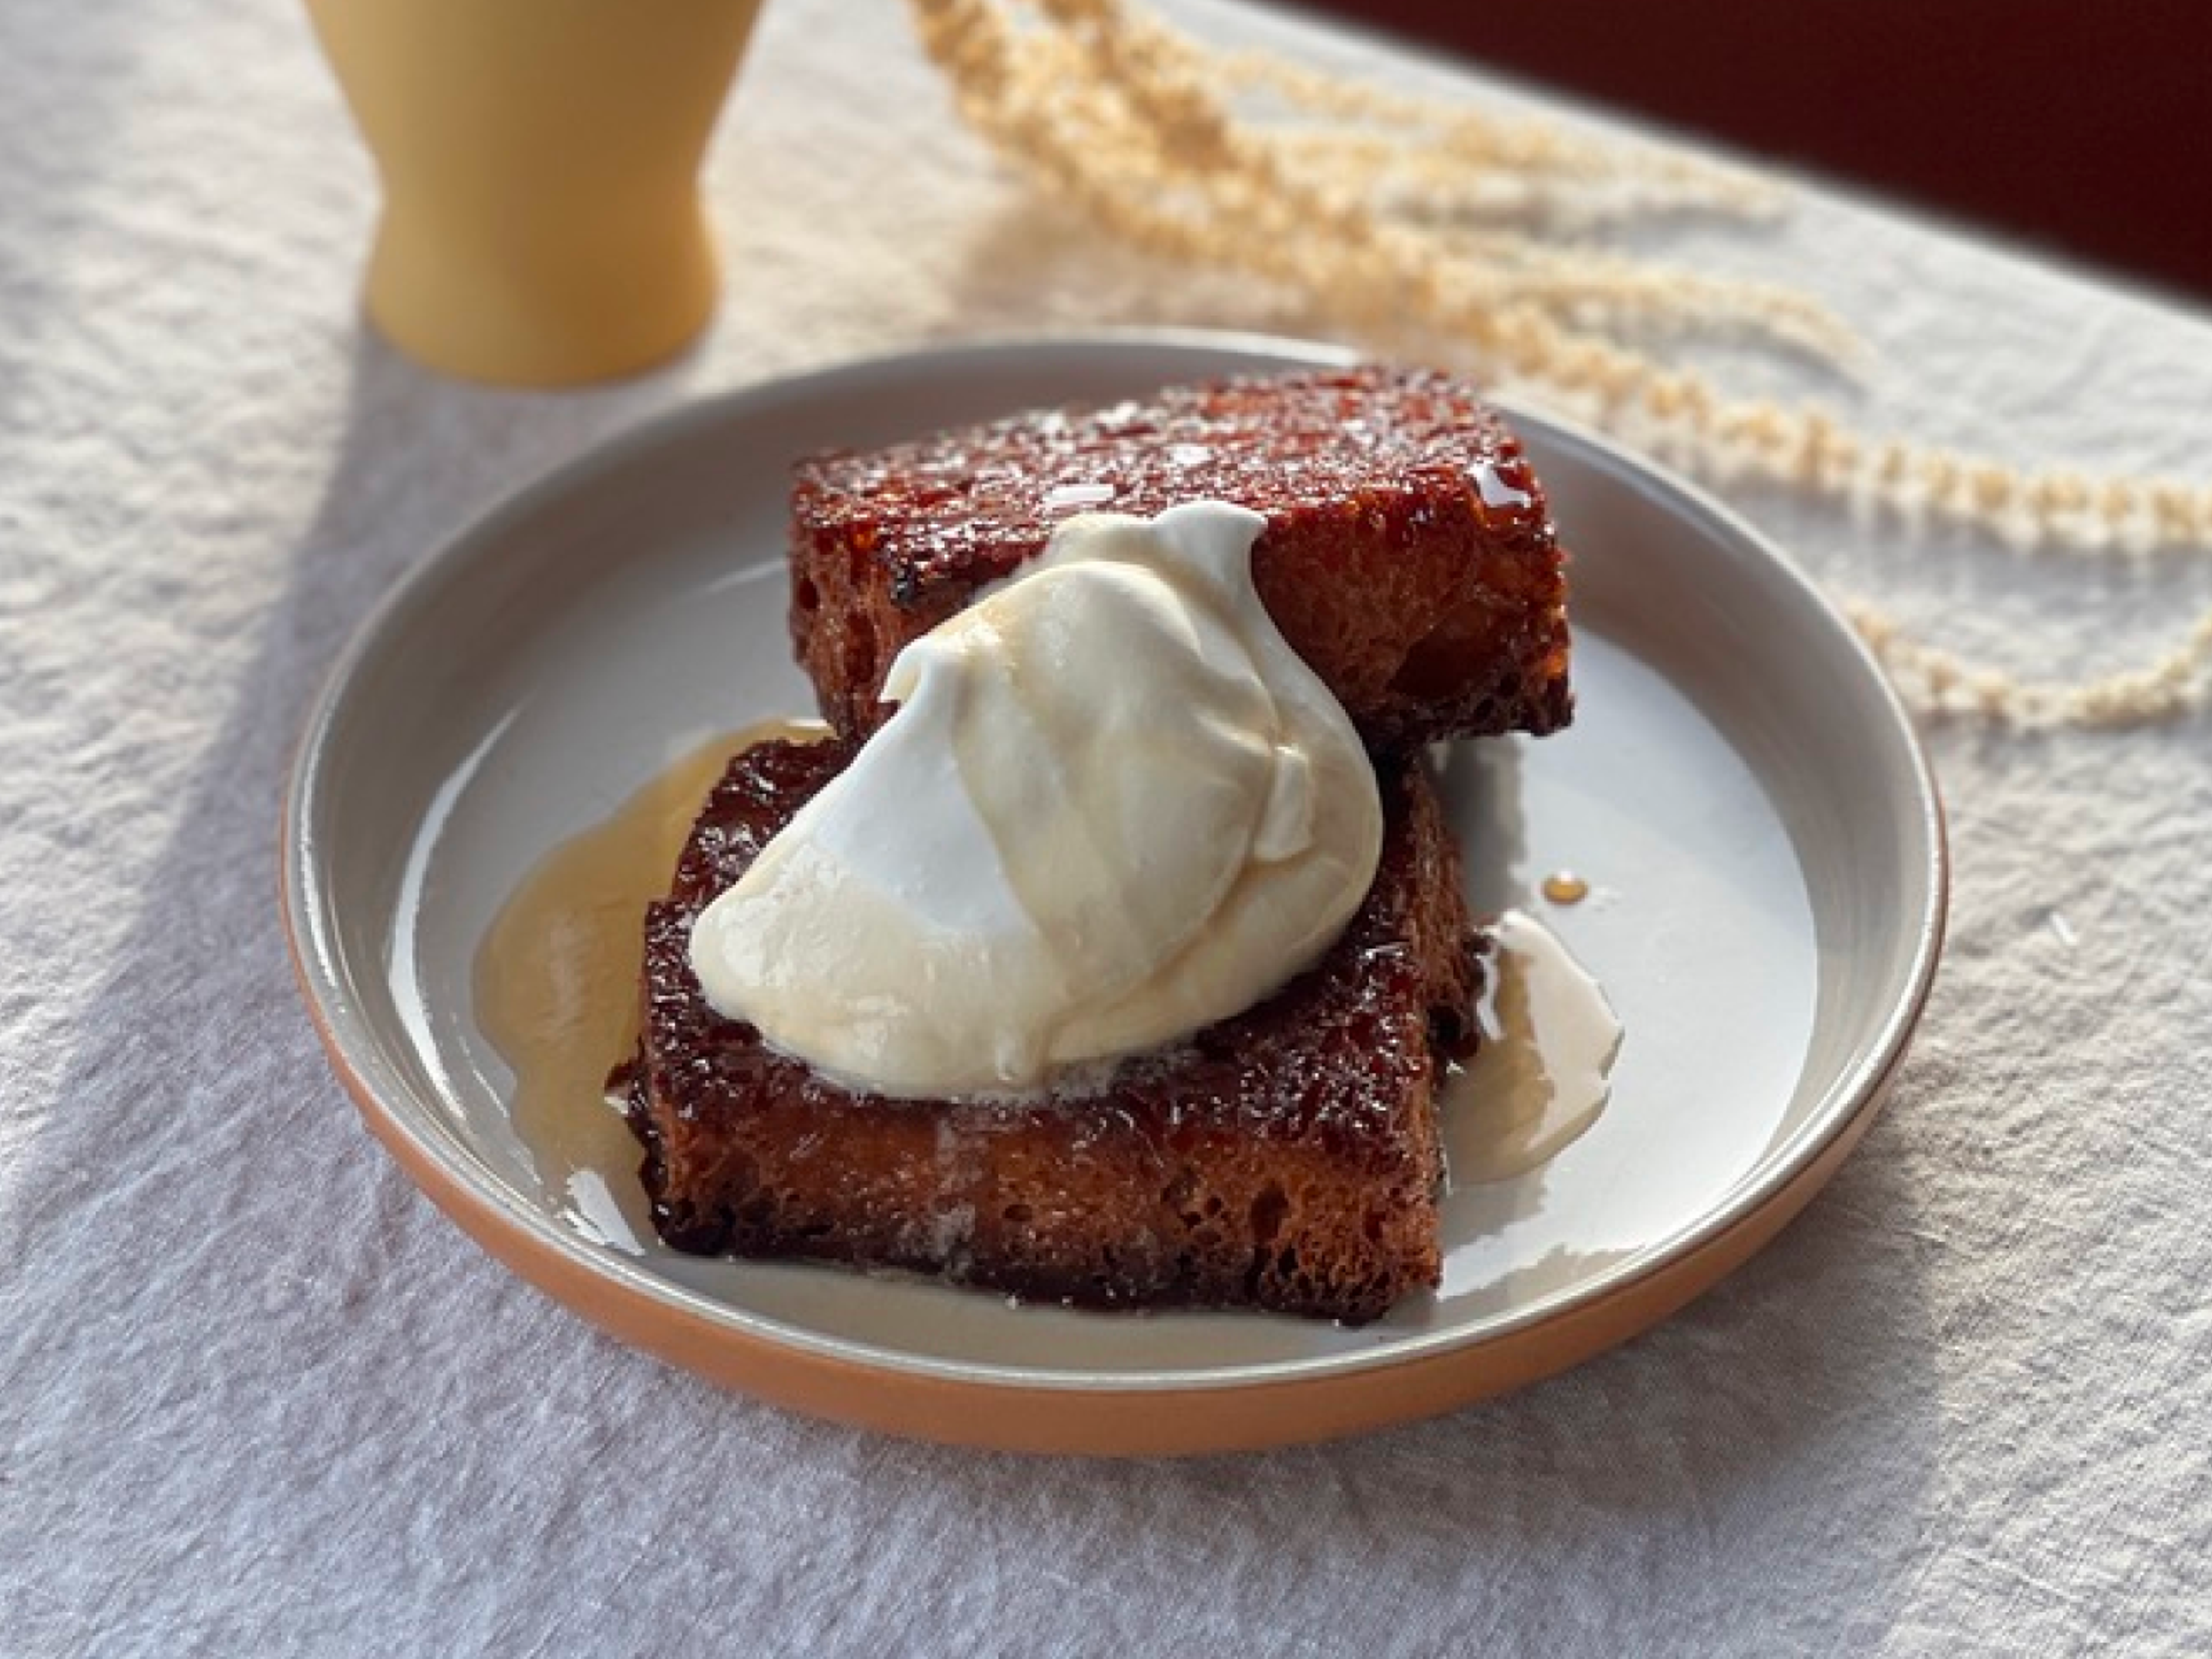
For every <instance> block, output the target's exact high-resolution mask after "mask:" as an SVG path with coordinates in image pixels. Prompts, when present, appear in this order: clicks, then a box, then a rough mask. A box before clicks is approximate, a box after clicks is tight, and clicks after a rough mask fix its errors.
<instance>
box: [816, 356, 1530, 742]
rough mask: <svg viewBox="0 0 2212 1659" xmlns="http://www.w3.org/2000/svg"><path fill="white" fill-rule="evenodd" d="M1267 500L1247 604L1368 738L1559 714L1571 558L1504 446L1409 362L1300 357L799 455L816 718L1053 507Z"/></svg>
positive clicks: (1510, 723) (869, 725) (1453, 389)
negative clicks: (1350, 364) (1107, 399)
mask: <svg viewBox="0 0 2212 1659" xmlns="http://www.w3.org/2000/svg"><path fill="white" fill-rule="evenodd" d="M1202 499H1212V500H1220V501H1232V502H1235V503H1236V504H1237V505H1238V506H1242V507H1250V508H1252V509H1253V510H1255V512H1258V513H1262V514H1264V515H1265V516H1266V518H1267V528H1266V529H1265V530H1263V531H1262V532H1261V535H1260V538H1259V540H1258V542H1257V543H1256V544H1255V546H1254V548H1253V552H1252V567H1253V576H1254V580H1255V582H1256V584H1257V586H1258V587H1259V590H1260V597H1261V599H1263V600H1264V601H1265V602H1266V604H1267V609H1268V611H1269V612H1270V613H1271V614H1272V615H1273V617H1274V618H1275V621H1276V623H1277V625H1278V626H1279V627H1280V628H1281V629H1282V630H1283V634H1284V635H1285V638H1287V639H1288V640H1289V641H1290V643H1291V647H1293V648H1294V649H1296V650H1297V653H1298V654H1299V655H1301V656H1302V657H1304V659H1306V661H1307V662H1308V663H1309V664H1310V665H1312V667H1313V669H1314V671H1316V673H1318V674H1319V675H1320V676H1321V678H1322V680H1323V681H1324V682H1325V683H1326V684H1328V688H1329V690H1332V691H1333V692H1334V693H1335V694H1336V696H1337V698H1338V700H1339V701H1340V702H1342V703H1343V704H1344V706H1345V708H1346V711H1347V712H1348V713H1349V714H1351V716H1352V721H1353V723H1354V724H1355V725H1357V726H1358V727H1359V730H1360V733H1361V735H1362V736H1364V738H1366V739H1367V741H1368V743H1369V744H1370V746H1372V747H1374V748H1376V749H1377V750H1397V749H1403V748H1406V747H1408V746H1410V745H1413V744H1420V743H1425V742H1428V741H1431V740H1432V739H1435V738H1449V737H1475V736H1482V735H1486V734H1489V733H1492V732H1508V731H1522V732H1536V733H1541V732H1550V731H1553V730H1554V729H1555V728H1557V727H1559V726H1564V725H1565V723H1566V721H1567V719H1568V716H1569V714H1570V712H1571V699H1570V697H1569V695H1568V688H1567V623H1566V608H1565V606H1566V583H1565V571H1564V568H1563V567H1564V564H1565V557H1564V555H1563V554H1562V552H1561V550H1560V548H1559V542H1558V538H1557V537H1556V536H1555V535H1554V533H1553V527H1552V520H1551V515H1550V513H1549V511H1548V509H1547V507H1546V504H1545V499H1544V492H1543V489H1542V486H1541V484H1539V483H1537V481H1536V478H1535V476H1534V473H1533V471H1531V470H1530V468H1529V465H1528V459H1527V458H1526V457H1525V456H1524V455H1523V454H1522V449H1521V444H1520V441H1519V440H1518V439H1516V437H1515V436H1514V435H1512V434H1511V433H1510V432H1509V431H1507V430H1506V428H1504V425H1503V424H1501V423H1500V422H1499V421H1498V417H1497V416H1495V415H1493V414H1492V412H1491V411H1490V410H1488V409H1487V408H1486V407H1485V405H1484V404H1482V402H1481V400H1480V398H1477V397H1476V395H1475V394H1474V392H1473V391H1472V390H1471V389H1470V388H1469V387H1468V386H1465V385H1464V384H1462V383H1461V382H1459V381H1456V380H1452V379H1450V378H1449V377H1447V376H1445V375H1443V374H1436V373H1433V372H1430V371H1425V370H1413V369H1401V368H1355V369H1331V370H1320V371H1307V372H1304V373H1301V374H1289V375H1284V376H1279V377H1275V378H1272V379H1261V380H1232V381H1229V382H1227V383H1225V384H1222V385H1216V386H1197V387H1191V388H1184V389H1180V390H1176V391H1170V392H1162V393H1160V394H1159V395H1158V396H1157V397H1156V398H1152V399H1151V400H1150V401H1148V402H1144V403H1125V404H1115V405H1114V406H1112V407H1110V408H1107V409H1095V410H1077V411H1068V412H1050V413H1041V414H1033V415H1025V416H1018V417H1016V418H1014V419H1012V420H1006V421H1000V422H995V423H993V424H991V425H987V426H981V427H975V428H969V429H968V430H965V431H958V432H951V433H946V434H944V435H940V436H937V437H933V438H926V439H923V440H921V441H918V442H914V443H907V444H900V445H896V446H895V447H891V448H889V449H881V450H876V451H873V452H872V453H834V454H829V455H823V456H818V457H817V458H815V459H811V460H810V461H806V462H804V463H802V464H801V465H800V466H799V471H798V477H797V483H796V486H795V489H794V490H793V501H792V538H791V575H792V608H791V625H792V634H793V639H794V641H795V642H796V644H797V647H798V653H799V662H800V664H801V665H802V666H804V667H805V670H806V672H807V674H808V676H809V677H810V678H811V679H812V680H813V682H814V688H815V691H816V695H817V699H818V701H819V702H820V704H821V708H822V712H823V715H824V716H825V717H827V719H828V720H829V723H830V724H831V725H832V726H835V727H836V729H837V731H838V732H841V733H842V734H844V735H845V736H848V737H856V736H864V735H865V734H866V733H867V732H871V731H872V730H873V729H874V728H875V727H876V726H878V725H879V724H881V722H882V720H883V717H884V714H886V713H888V709H887V708H885V707H884V705H881V704H879V703H878V702H877V695H878V691H879V690H881V688H882V685H883V680H884V673H885V671H887V670H888V669H889V667H890V661H891V659H892V658H893V657H894V656H896V654H897V653H898V651H899V649H900V647H902V646H904V645H905V644H907V643H908V641H911V640H914V639H915V638H917V637H919V636H920V635H923V634H926V633H927V632H928V631H929V630H930V629H932V628H934V627H935V626H936V625H937V624H938V623H941V622H943V621H944V620H945V618H946V617H949V616H951V614H952V613H953V612H954V611H957V610H959V609H960V608H961V607H962V606H963V605H966V604H967V603H968V602H969V600H970V599H973V598H974V597H975V593H976V592H977V590H978V589H980V588H981V587H982V586H985V585H986V584H987V583H989V582H992V581H995V580H998V579H999V578H1000V577H1003V576H1005V575H1006V574H1009V573H1010V572H1012V570H1013V569H1014V568H1016V567H1017V566H1018V565H1020V564H1021V563H1022V562H1024V560H1026V559H1029V558H1030V557H1032V556H1035V555H1036V554H1037V553H1039V552H1041V551H1042V550H1043V548H1044V545H1045V543H1046V541H1047V540H1048V538H1050V536H1051V534H1052V530H1053V526H1054V525H1055V524H1056V523H1057V522H1058V521H1059V520H1062V519H1064V518H1066V517H1067V516H1069V515H1070V514H1071V513H1077V512H1082V511H1113V512H1118V513H1136V514H1139V515H1143V516H1147V517H1149V516H1151V515H1152V514H1154V513H1158V512H1160V511H1161V510H1163V509H1164V508H1166V507H1172V506H1175V505H1176V504H1177V503H1179V502H1183V501H1198V500H1202Z"/></svg>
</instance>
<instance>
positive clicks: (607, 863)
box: [475, 720, 823, 1249]
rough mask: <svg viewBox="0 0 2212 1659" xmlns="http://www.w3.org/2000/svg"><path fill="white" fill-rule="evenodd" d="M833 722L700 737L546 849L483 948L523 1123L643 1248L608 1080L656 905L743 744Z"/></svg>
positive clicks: (640, 1215) (493, 1020)
mask: <svg viewBox="0 0 2212 1659" xmlns="http://www.w3.org/2000/svg"><path fill="white" fill-rule="evenodd" d="M822 735H823V729H822V728H821V727H820V726H812V725H800V724H797V723H794V722H792V721H788V720H765V721H763V722H762V723H760V724H759V725H757V726H747V727H746V728H744V730H743V731H739V732H731V733H728V734H727V735H726V736H722V737H719V738H713V739H711V740H709V741H708V742H706V743H703V744H700V745H699V746H698V747H697V748H696V749H694V750H691V751H690V752H689V753H688V754H685V755H684V756H683V757H680V758H679V759H678V760H677V761H675V762H674V763H672V764H671V765H670V766H669V767H667V768H666V769H665V770H663V771H662V772H661V773H660V774H659V775H658V776H656V777H654V778H653V780H652V781H650V782H648V783H647V784H646V785H645V786H644V787H642V788H641V789H639V790H638V791H637V793H635V794H633V795H632V796H631V797H630V798H629V799H628V800H626V801H624V802H623V804H622V805H621V806H620V807H618V808H617V809H616V811H614V812H613V813H612V814H611V816H610V817H607V818H605V820H604V821H602V822H600V823H596V824H593V825H592V827H591V828H590V829H586V830H584V831H582V832H581V833H580V834H578V835H575V836H571V837H570V838H569V839H568V840H567V841H564V842H561V843H560V844H559V845H558V846H556V847H555V848H552V849H551V850H550V851H549V852H548V853H547V854H545V855H544V857H543V858H541V859H540V860H538V862H537V864H536V865H534V866H532V868H531V870H530V872H529V873H528V874H526V876H524V877H523V878H522V880H521V881H520V883H519V884H517V885H516V887H515V890H514V891H513V893H511V894H510V895H508V896H507V902H506V903H505V904H504V905H502V906H501V908H500V912H499V915H498V916H497V917H496V918H495V919H494V921H493V922H492V925H491V927H490V928H489V931H488V932H486V933H485V934H484V939H483V944H482V945H479V946H478V947H477V958H476V963H475V994H476V1017H477V1024H478V1025H479V1026H480V1027H481V1028H482V1030H483V1034H484V1036H486V1037H488V1038H489V1040H490V1042H491V1044H492V1046H493V1047H494V1048H496V1049H498V1050H499V1053H500V1055H501V1058H502V1059H504V1060H506V1061H507V1065H508V1066H511V1067H512V1068H513V1072H514V1094H513V1100H512V1102H511V1103H510V1107H509V1110H510V1113H511V1117H512V1121H513V1125H514V1131H515V1133H516V1134H517V1136H519V1137H520V1139H521V1140H522V1143H523V1145H524V1146H526V1147H527V1148H529V1151H530V1155H531V1158H532V1162H534V1163H535V1164H537V1166H538V1175H539V1176H540V1177H541V1178H542V1179H543V1180H544V1182H545V1187H546V1191H547V1192H548V1193H549V1194H551V1195H552V1196H554V1197H555V1198H556V1200H558V1201H559V1202H560V1203H561V1204H562V1210H563V1212H564V1214H565V1215H566V1216H567V1218H568V1219H569V1220H570V1221H571V1222H572V1223H574V1224H576V1225H579V1226H580V1229H581V1230H582V1231H586V1232H587V1233H589V1234H591V1235H592V1237H597V1238H599V1239H600V1240H602V1241H603V1242H605V1243H609V1244H613V1245H617V1246H618V1247H623V1248H628V1249H639V1248H642V1246H643V1243H644V1242H645V1241H646V1240H648V1239H650V1238H651V1237H653V1229H652V1227H651V1225H650V1223H649V1222H648V1220H647V1216H646V1212H645V1200H644V1195H643V1194H642V1192H641V1190H640V1188H638V1185H637V1181H636V1170H637V1166H638V1160H639V1158H640V1156H641V1154H640V1152H639V1148H638V1144H637V1141H636V1139H635V1137H634V1136H632V1135H631V1133H630V1132H629V1126H628V1124H626V1123H625V1122H624V1121H623V1115H622V1112H621V1109H620V1107H619V1103H610V1102H609V1101H608V1099H607V1091H606V1079H607V1073H608V1072H609V1071H611V1069H612V1068H613V1067H614V1066H617V1065H619V1064H621V1063H622V1062H623V1060H627V1059H629V1055H630V1053H631V1051H632V1050H633V1049H635V1048H636V1046H637V1034H638V1018H639V1011H640V1006H641V1005H640V991H639V986H638V976H639V974H640V971H641V969H642V967H643V964H644V956H645V907H646V906H647V904H648V903H650V902H652V901H653V900H654V899H657V898H659V897H661V896H664V895H665V893H666V892H667V891H668V887H669V883H670V881H671V878H672V877H673V875H674V873H675V870H676V860H677V859H678V856H679V855H680V854H682V853H683V850H684V842H685V841H686V840H687V839H689V837H690V833H691V826H692V823H693V822H694V820H695V819H696V818H697V817H698V815H699V809H700V806H701V805H702V803H704V801H705V800H706V798H707V795H708V792H709V791H710V790H711V789H713V787H714V784H715V782H716V781H717V780H718V779H720V777H721V775H722V773H723V771H724V769H726V767H727V766H728V764H729V761H730V757H732V756H733V755H735V754H737V753H738V751H739V750H744V749H749V748H751V747H752V746H753V745H754V744H760V743H765V742H768V741H769V740H770V739H772V738H787V739H790V740H792V741H794V742H809V741H812V740H814V739H816V738H820V737H821V736H822Z"/></svg>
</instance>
